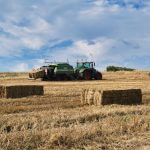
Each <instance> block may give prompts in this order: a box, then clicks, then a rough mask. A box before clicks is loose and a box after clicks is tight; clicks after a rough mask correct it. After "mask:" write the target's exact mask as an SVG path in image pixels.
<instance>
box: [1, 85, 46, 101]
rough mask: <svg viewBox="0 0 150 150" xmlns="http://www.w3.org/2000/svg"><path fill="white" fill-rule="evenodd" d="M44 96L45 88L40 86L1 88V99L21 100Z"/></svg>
mask: <svg viewBox="0 0 150 150" xmlns="http://www.w3.org/2000/svg"><path fill="white" fill-rule="evenodd" d="M43 94H44V89H43V86H39V85H38V86H37V85H15V86H0V98H21V97H26V96H32V95H43Z"/></svg>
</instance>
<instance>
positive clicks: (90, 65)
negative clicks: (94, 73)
mask: <svg viewBox="0 0 150 150" xmlns="http://www.w3.org/2000/svg"><path fill="white" fill-rule="evenodd" d="M94 66H95V63H94V62H77V68H80V69H81V68H88V69H92V68H94Z"/></svg>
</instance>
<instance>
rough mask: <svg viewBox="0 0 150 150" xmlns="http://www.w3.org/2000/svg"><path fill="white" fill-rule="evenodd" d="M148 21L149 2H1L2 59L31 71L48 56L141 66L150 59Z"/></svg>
mask: <svg viewBox="0 0 150 150" xmlns="http://www.w3.org/2000/svg"><path fill="white" fill-rule="evenodd" d="M149 17H150V2H149V1H148V0H142V1H141V0H90V1H88V0H83V1H81V0H66V1H63V0H55V1H49V0H42V1H40V0H36V1H30V0H22V1H20V0H9V3H8V0H6V1H3V0H0V56H1V57H3V58H4V59H3V61H6V60H7V59H8V57H9V59H10V60H12V61H14V65H15V64H17V65H18V62H19V63H21V65H22V64H24V66H23V65H22V68H26V69H29V68H31V67H34V66H35V64H36V63H37V64H42V63H39V62H38V61H39V60H40V59H41V56H43V55H44V56H49V57H50V58H51V60H62V61H64V60H66V59H67V58H68V59H70V60H77V59H94V60H95V61H96V63H97V64H100V65H98V66H106V65H108V64H118V65H129V66H133V67H134V66H135V67H138V66H140V67H141V63H140V60H139V59H141V57H142V58H146V59H148V58H147V57H145V56H150V51H149V49H150V45H149V42H150V36H149V35H150V30H149V26H150V21H149V19H148V18H149ZM64 41H72V44H68V45H65V46H64V45H63V44H60V43H63V42H64ZM29 55H30V56H29ZM6 58H7V59H6ZM135 58H136V59H135ZM17 60H18V61H17ZM42 60H43V59H42ZM127 60H128V62H130V63H126V62H127ZM34 61H35V63H34ZM146 62H147V63H145V64H144V65H143V66H142V67H143V68H148V67H149V64H148V62H149V61H146ZM30 63H33V64H32V65H30ZM25 64H27V66H26V65H25ZM0 66H1V64H0ZM25 66H26V67H25ZM6 68H8V67H6ZM17 68H18V67H17ZM18 70H20V69H19V68H18Z"/></svg>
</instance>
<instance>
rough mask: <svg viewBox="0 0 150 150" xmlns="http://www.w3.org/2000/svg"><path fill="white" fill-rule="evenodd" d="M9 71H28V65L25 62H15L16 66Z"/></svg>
mask: <svg viewBox="0 0 150 150" xmlns="http://www.w3.org/2000/svg"><path fill="white" fill-rule="evenodd" d="M11 71H13V72H25V71H29V66H28V64H26V63H19V64H16V66H14V67H13V68H12V70H11Z"/></svg>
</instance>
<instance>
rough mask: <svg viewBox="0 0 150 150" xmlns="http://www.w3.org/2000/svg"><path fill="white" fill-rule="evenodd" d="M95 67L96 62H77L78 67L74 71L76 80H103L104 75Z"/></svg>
mask: <svg viewBox="0 0 150 150" xmlns="http://www.w3.org/2000/svg"><path fill="white" fill-rule="evenodd" d="M94 67H95V63H94V62H77V66H76V68H75V69H74V72H75V77H76V79H81V80H102V74H101V73H100V72H99V71H97V70H96V69H95V68H94Z"/></svg>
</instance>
